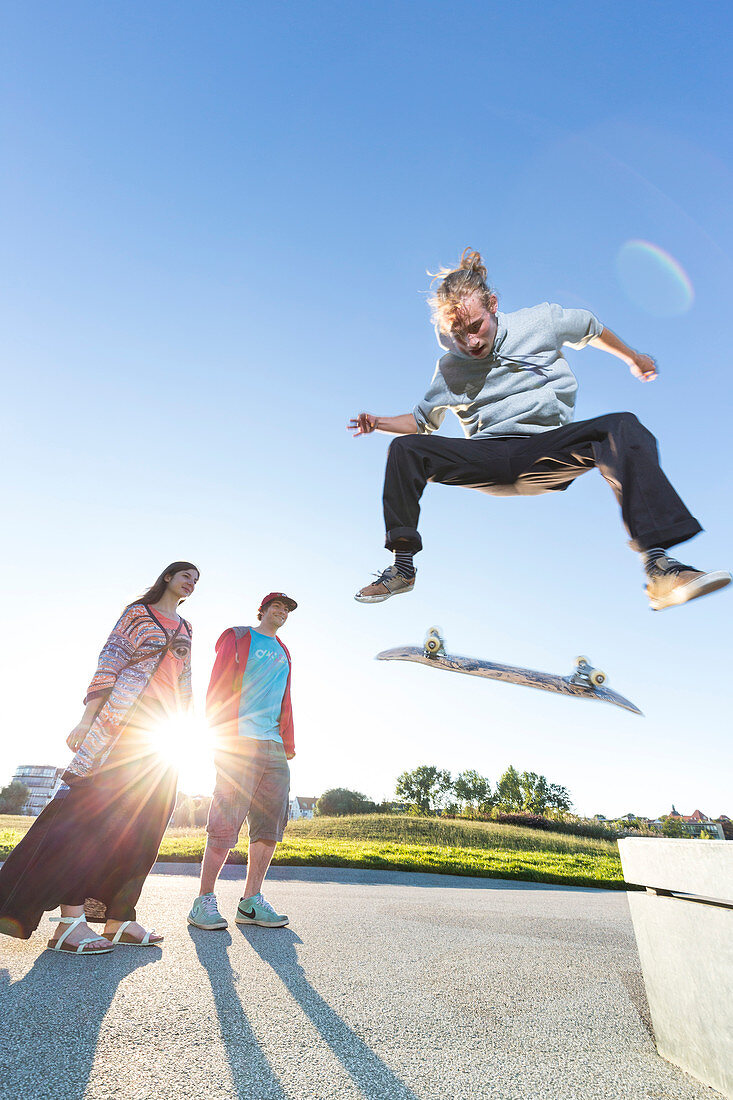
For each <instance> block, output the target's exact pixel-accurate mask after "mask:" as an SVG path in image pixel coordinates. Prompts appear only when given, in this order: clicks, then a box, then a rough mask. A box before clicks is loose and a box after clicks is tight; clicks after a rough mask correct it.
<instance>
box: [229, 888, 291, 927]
mask: <svg viewBox="0 0 733 1100" xmlns="http://www.w3.org/2000/svg"><path fill="white" fill-rule="evenodd" d="M234 919H235V921H236V922H237V924H259V925H260V926H261V927H262V928H282V927H283V925H285V924H287V923H288V918H287V917H286V916H285V915H284V914H283V913H276V912H275V910H274V909H273V908H272V906H271V905H270V903H269V901H265V899H264V898H263V896H262V894H255V895H254V897H251V898H241V899H240V902H239V905H238V906H237V915H236V917H235V918H234Z"/></svg>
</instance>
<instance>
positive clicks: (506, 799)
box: [496, 764, 524, 810]
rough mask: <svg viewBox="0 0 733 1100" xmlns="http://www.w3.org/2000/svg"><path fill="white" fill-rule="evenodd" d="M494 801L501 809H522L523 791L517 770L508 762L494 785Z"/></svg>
mask: <svg viewBox="0 0 733 1100" xmlns="http://www.w3.org/2000/svg"><path fill="white" fill-rule="evenodd" d="M496 801H497V803H498V805H499V806H501V808H502V809H507V810H522V809H524V793H523V791H522V783H521V780H520V778H519V772H518V771H517V769H516V768H515V767H514V766H513V765H512V764H510V765H509V767H508V768H507V770H506V771H505V772H504V774H503V775H502V777H501V779H500V780H499V782H498V783H497V785H496Z"/></svg>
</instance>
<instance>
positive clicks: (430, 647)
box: [425, 634, 440, 653]
mask: <svg viewBox="0 0 733 1100" xmlns="http://www.w3.org/2000/svg"><path fill="white" fill-rule="evenodd" d="M425 648H426V649H427V651H428V653H437V652H438V650H439V649H440V638H438V636H437V635H435V634H429V635H428V637H427V638H426V640H425Z"/></svg>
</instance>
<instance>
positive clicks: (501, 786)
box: [496, 765, 572, 815]
mask: <svg viewBox="0 0 733 1100" xmlns="http://www.w3.org/2000/svg"><path fill="white" fill-rule="evenodd" d="M496 803H497V804H498V805H499V806H500V807H501V809H502V810H508V811H521V812H524V813H530V814H540V815H542V814H545V813H547V811H548V810H569V809H570V807H571V806H572V802H571V800H570V794H569V793H568V791H567V788H565V787H561V786H560V784H559V783H550V782H549V781H548V779H547V777H546V776H544V775H538V774H537V772H522V774H521V775H520V774H519V772H518V771H517V770H516V768H514V767H512V766H511V765H510V766H509V767H508V768H507V770H506V771H505V772H504V774H503V775H502V777H501V779H500V780H499V782H498V784H497V788H496Z"/></svg>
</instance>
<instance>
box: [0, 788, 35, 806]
mask: <svg viewBox="0 0 733 1100" xmlns="http://www.w3.org/2000/svg"><path fill="white" fill-rule="evenodd" d="M29 794H30V791H29V790H28V788H27V787H26V785H25V783H18V782H17V781H16V782H13V783H8V785H7V787H3V788H2V790H0V814H19V813H20V811H21V810H22V809H23V806H24V805H25V803H26V800H27V798H28V795H29Z"/></svg>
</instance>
